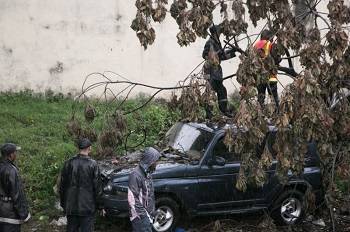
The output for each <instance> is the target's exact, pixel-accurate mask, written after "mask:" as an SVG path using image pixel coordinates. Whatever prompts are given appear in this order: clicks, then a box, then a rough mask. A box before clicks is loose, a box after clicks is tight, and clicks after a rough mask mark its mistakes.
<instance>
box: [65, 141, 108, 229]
mask: <svg viewBox="0 0 350 232" xmlns="http://www.w3.org/2000/svg"><path fill="white" fill-rule="evenodd" d="M78 147H79V150H80V151H79V154H78V155H76V156H74V157H73V158H71V159H69V160H67V161H66V162H65V164H64V167H63V169H62V173H61V183H60V188H59V193H60V201H61V207H62V208H63V210H64V212H65V214H66V215H67V232H78V231H84V232H91V231H93V230H94V221H95V212H96V208H97V206H96V202H97V200H98V198H99V197H100V195H101V194H102V183H101V175H100V170H99V167H98V165H97V163H96V161H95V160H93V159H91V158H90V157H89V153H90V152H91V142H90V140H88V139H81V140H80V141H79V142H78ZM79 229H80V230H79Z"/></svg>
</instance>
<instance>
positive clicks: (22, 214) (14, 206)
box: [0, 143, 30, 232]
mask: <svg viewBox="0 0 350 232" xmlns="http://www.w3.org/2000/svg"><path fill="white" fill-rule="evenodd" d="M19 149H20V148H19V147H17V146H16V145H15V144H13V143H6V144H4V145H3V146H2V147H1V155H2V161H1V162H0V232H19V231H21V224H22V223H24V222H26V221H28V220H29V218H30V213H29V211H28V203H27V199H26V196H25V194H24V190H23V186H22V182H21V178H20V176H19V173H18V169H17V167H16V165H15V164H14V161H15V160H16V154H17V151H18V150H19Z"/></svg>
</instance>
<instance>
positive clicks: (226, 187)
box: [197, 134, 266, 211]
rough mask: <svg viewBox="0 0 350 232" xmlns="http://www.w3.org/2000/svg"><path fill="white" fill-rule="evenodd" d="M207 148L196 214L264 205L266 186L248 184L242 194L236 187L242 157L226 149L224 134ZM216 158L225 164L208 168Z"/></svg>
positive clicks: (201, 168) (199, 177) (200, 170)
mask: <svg viewBox="0 0 350 232" xmlns="http://www.w3.org/2000/svg"><path fill="white" fill-rule="evenodd" d="M210 147H211V149H210V148H209V149H208V151H207V152H208V154H206V158H207V159H206V160H203V163H202V165H201V167H200V169H199V173H198V185H199V186H198V207H197V208H198V211H211V210H232V209H233V210H234V209H237V210H238V209H249V208H251V207H253V206H255V205H260V204H263V203H264V202H265V199H264V198H265V196H264V190H266V186H263V187H257V186H254V185H252V184H249V185H248V186H247V190H246V191H245V192H242V191H240V190H238V189H237V188H236V183H237V178H238V174H239V169H240V163H241V162H240V160H241V157H240V155H238V154H235V153H234V152H232V151H229V150H228V148H227V146H226V145H225V144H224V135H223V134H222V135H220V136H217V137H216V138H214V140H213V144H212V146H210ZM216 156H219V157H222V158H224V159H225V160H226V163H225V165H223V166H220V165H217V164H213V165H210V159H213V157H216Z"/></svg>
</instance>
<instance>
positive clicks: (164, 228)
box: [153, 197, 180, 232]
mask: <svg viewBox="0 0 350 232" xmlns="http://www.w3.org/2000/svg"><path fill="white" fill-rule="evenodd" d="M156 212H157V213H156V216H155V217H154V223H153V231H155V232H171V231H173V229H174V228H175V225H176V223H177V222H178V220H179V217H180V210H179V205H178V204H177V203H176V201H174V200H173V199H171V198H170V197H160V198H158V199H156Z"/></svg>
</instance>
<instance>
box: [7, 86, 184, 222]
mask: <svg viewBox="0 0 350 232" xmlns="http://www.w3.org/2000/svg"><path fill="white" fill-rule="evenodd" d="M142 102H144V99H143V98H137V99H131V100H128V101H127V102H126V103H125V104H124V107H125V109H132V108H134V107H135V106H138V105H140V104H142ZM73 104H74V101H73V100H72V98H70V97H65V96H63V95H62V94H54V93H52V92H47V93H46V94H35V93H33V92H31V91H28V90H27V91H23V92H19V93H1V94H0V109H1V110H0V125H1V126H0V143H1V144H2V143H4V142H14V143H16V144H18V145H20V146H21V147H22V150H21V152H20V153H19V154H20V155H19V157H18V160H17V165H18V166H19V169H20V172H21V175H22V178H23V179H24V183H25V188H26V193H27V195H28V199H29V201H30V205H31V209H32V212H34V213H36V214H37V216H39V215H41V214H43V213H44V214H45V215H50V213H48V209H53V208H54V207H53V206H54V203H55V201H56V199H57V197H56V196H55V194H54V189H53V187H54V186H55V184H56V180H57V176H58V175H59V172H60V170H61V167H62V165H63V163H64V161H65V160H66V159H68V158H69V157H71V156H73V155H74V154H75V153H76V152H77V150H76V148H75V146H74V142H73V139H72V138H71V136H70V135H69V134H68V132H67V130H66V124H67V122H68V121H69V119H70V118H71V115H72V105H73ZM113 104H114V105H113ZM113 104H112V105H111V104H110V103H104V102H94V106H96V105H97V106H96V110H97V113H98V114H99V113H100V116H101V117H97V118H96V119H95V121H94V122H93V124H92V125H90V126H94V127H103V125H104V122H103V121H102V120H103V117H102V116H103V115H101V114H102V112H104V111H105V109H107V108H108V107H115V106H116V104H118V103H113ZM84 107H85V103H84V102H81V103H78V105H77V113H78V114H77V116H78V117H80V118H82V117H83V111H84ZM126 111H127V110H126ZM178 115H179V114H178V113H171V112H169V111H168V110H167V107H166V106H164V105H162V104H157V103H155V102H152V103H151V104H149V105H148V106H147V107H145V108H143V109H142V110H140V111H138V112H137V113H136V114H130V115H127V117H126V118H127V122H128V129H129V130H130V131H134V132H133V133H132V134H131V135H130V136H129V139H128V145H129V146H131V147H132V146H135V145H137V144H139V143H140V142H142V141H143V140H144V136H143V131H142V130H140V128H145V129H146V131H147V136H146V140H145V142H144V143H143V146H149V145H152V144H154V143H155V142H156V141H157V140H158V139H160V137H161V136H162V132H164V131H166V130H167V129H168V127H169V126H171V125H172V124H173V123H174V121H176V120H177V119H178ZM123 152H124V150H123V147H120V148H118V151H117V153H118V154H122V153H123Z"/></svg>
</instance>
